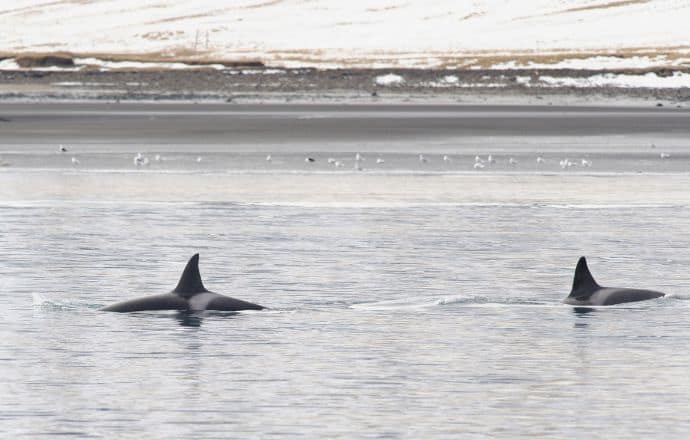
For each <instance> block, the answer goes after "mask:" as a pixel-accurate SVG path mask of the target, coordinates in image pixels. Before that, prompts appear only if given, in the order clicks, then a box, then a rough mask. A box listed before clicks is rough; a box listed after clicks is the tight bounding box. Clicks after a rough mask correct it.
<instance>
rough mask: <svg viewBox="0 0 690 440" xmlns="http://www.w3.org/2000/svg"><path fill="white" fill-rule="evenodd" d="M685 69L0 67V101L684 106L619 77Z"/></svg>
mask: <svg viewBox="0 0 690 440" xmlns="http://www.w3.org/2000/svg"><path fill="white" fill-rule="evenodd" d="M686 76H687V78H690V70H688V69H675V70H673V71H669V70H668V69H606V70H579V69H503V70H495V69H482V70H468V69H459V70H447V69H334V70H317V69H306V68H300V69H275V68H266V67H260V68H251V69H235V68H228V69H211V68H201V69H193V70H165V69H161V70H150V69H143V70H137V69H130V70H112V71H92V70H86V71H64V70H0V102H6V103H10V102H15V103H16V102H142V103H144V102H168V103H170V102H190V103H194V102H198V103H239V104H252V103H255V104H261V103H323V104H328V103H334V104H376V103H382V104H404V103H412V104H425V103H428V104H524V105H530V104H535V105H613V106H642V107H649V106H672V107H687V106H688V104H689V103H690V87H686V86H683V87H672V85H673V83H671V84H670V85H671V86H663V87H638V86H630V87H628V86H625V84H627V83H626V82H625V81H628V82H630V83H631V84H633V85H634V84H635V83H640V82H641V80H644V81H643V82H642V84H646V83H647V82H650V80H651V84H654V83H655V82H656V81H658V82H659V84H663V83H664V82H665V81H673V80H677V79H681V80H682V81H681V84H683V85H684V84H685V83H684V81H685V77H686ZM621 81H622V82H621ZM607 82H608V83H611V84H614V86H611V85H607V84H608V83H607ZM676 82H677V81H676ZM618 83H621V84H622V85H623V86H616V84H618ZM564 84H565V85H564ZM568 84H569V85H568ZM689 84H690V82H689Z"/></svg>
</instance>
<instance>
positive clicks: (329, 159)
mask: <svg viewBox="0 0 690 440" xmlns="http://www.w3.org/2000/svg"><path fill="white" fill-rule="evenodd" d="M335 162H336V161H335V159H333V158H332V157H329V158H328V163H330V164H334V163H335Z"/></svg>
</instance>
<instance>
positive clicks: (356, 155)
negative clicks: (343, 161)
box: [355, 153, 364, 162]
mask: <svg viewBox="0 0 690 440" xmlns="http://www.w3.org/2000/svg"><path fill="white" fill-rule="evenodd" d="M355 160H356V161H357V162H359V161H360V160H364V158H363V157H362V155H361V154H359V153H357V154H355Z"/></svg>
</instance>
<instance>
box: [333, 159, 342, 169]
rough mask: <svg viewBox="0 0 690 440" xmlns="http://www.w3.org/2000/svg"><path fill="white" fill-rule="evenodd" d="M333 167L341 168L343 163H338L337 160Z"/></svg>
mask: <svg viewBox="0 0 690 440" xmlns="http://www.w3.org/2000/svg"><path fill="white" fill-rule="evenodd" d="M333 165H335V167H336V168H342V167H343V163H342V162H340V161H339V160H336V161H335V162H334V163H333Z"/></svg>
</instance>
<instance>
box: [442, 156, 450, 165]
mask: <svg viewBox="0 0 690 440" xmlns="http://www.w3.org/2000/svg"><path fill="white" fill-rule="evenodd" d="M443 161H444V162H445V163H448V162H450V157H449V156H448V155H447V154H444V155H443Z"/></svg>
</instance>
